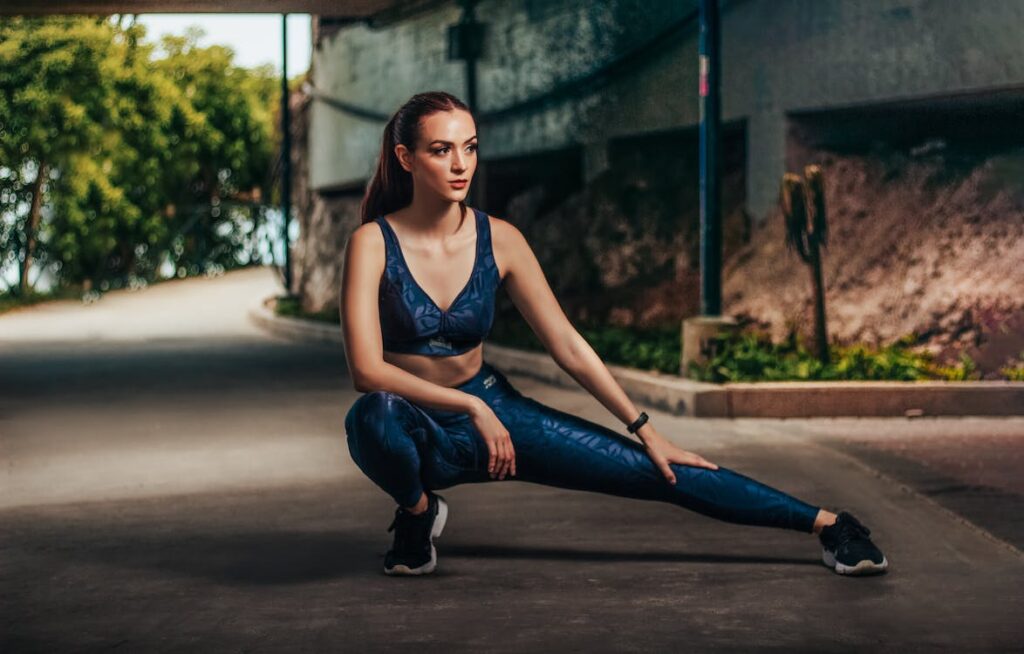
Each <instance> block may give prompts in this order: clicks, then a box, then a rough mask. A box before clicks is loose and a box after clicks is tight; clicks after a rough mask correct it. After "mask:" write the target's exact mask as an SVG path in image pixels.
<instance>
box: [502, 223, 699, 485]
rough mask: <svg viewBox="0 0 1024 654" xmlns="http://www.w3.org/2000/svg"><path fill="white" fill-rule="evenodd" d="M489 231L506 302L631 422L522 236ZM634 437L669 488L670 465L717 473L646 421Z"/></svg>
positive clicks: (509, 228)
mask: <svg viewBox="0 0 1024 654" xmlns="http://www.w3.org/2000/svg"><path fill="white" fill-rule="evenodd" d="M492 226H493V230H492V231H493V232H496V233H497V234H498V238H497V239H495V241H494V242H495V243H496V244H500V247H499V249H500V255H496V256H501V259H502V263H503V264H504V267H505V271H506V272H505V288H506V289H507V290H508V294H509V297H510V298H511V299H512V302H513V303H514V304H515V305H516V308H517V309H518V310H519V312H520V313H521V314H522V316H523V318H524V319H525V320H526V322H527V323H528V324H529V325H530V328H531V329H532V330H533V332H534V333H535V334H537V338H538V339H539V340H540V341H541V343H542V344H543V345H544V347H545V349H547V351H548V352H549V353H550V354H551V358H553V359H554V360H555V362H556V363H558V365H559V367H560V368H562V370H564V371H565V372H566V373H568V374H569V375H570V376H571V377H572V378H573V379H575V380H576V381H577V382H578V383H579V384H580V386H582V387H583V388H585V389H587V391H589V392H590V394H591V395H593V396H594V397H595V398H596V399H597V400H598V401H599V402H600V403H601V404H603V405H604V406H605V408H607V409H608V410H609V411H610V412H611V413H612V414H613V415H614V416H615V417H616V418H618V419H619V420H620V421H621V422H622V423H623V425H624V426H625V425H629V424H630V423H632V422H633V421H634V420H636V418H637V417H638V416H639V415H640V411H639V410H638V409H637V408H636V406H635V405H634V404H633V402H632V401H631V400H630V399H629V397H628V396H627V395H626V392H625V391H624V390H623V389H622V387H621V386H619V383H618V382H617V381H615V378H614V377H613V376H612V373H611V371H610V370H608V367H607V366H605V364H604V362H603V361H602V360H601V357H599V356H598V355H597V353H596V352H595V351H594V349H593V348H592V347H591V346H590V344H589V343H588V342H587V341H586V339H585V338H583V336H582V335H581V334H580V333H579V332H578V331H577V330H576V328H575V327H573V325H572V323H571V322H570V321H569V319H568V317H566V315H565V312H564V311H563V310H562V307H561V305H560V304H559V303H558V299H557V298H556V297H555V294H554V292H553V291H552V290H551V286H550V285H549V284H548V281H547V278H546V277H545V275H544V271H543V270H542V269H541V267H540V263H539V262H538V261H537V257H536V255H535V254H534V253H533V249H532V248H531V247H530V245H529V243H528V242H527V240H526V238H525V237H524V236H523V234H522V232H520V231H519V229H517V228H516V227H515V226H514V225H512V224H511V223H509V222H507V221H504V220H498V219H494V220H493V221H492ZM496 247H498V246H496ZM635 433H636V435H637V436H638V437H639V438H640V440H641V442H643V444H644V446H645V447H646V448H647V452H648V455H649V456H650V457H651V459H652V460H653V461H654V462H655V463H656V464H657V465H658V467H659V468H660V469H661V471H662V474H663V475H665V478H666V479H667V480H668V481H670V482H672V483H674V482H675V476H674V475H673V473H672V469H671V468H670V467H669V466H668V463H670V462H672V463H681V464H684V465H693V466H700V467H705V468H711V469H712V470H714V469H717V468H718V466H716V465H715V464H713V463H710V462H709V461H707V460H705V459H704V458H703V457H701V456H699V455H697V454H694V453H692V452H687V451H686V450H682V449H680V448H678V447H676V446H675V445H673V444H672V443H670V442H669V441H668V440H667V439H666V438H665V437H664V436H662V435H661V434H659V433H658V431H657V429H656V428H655V427H654V425H652V424H651V422H650V421H648V422H646V423H645V424H644V425H642V426H641V427H640V428H639V429H637V430H636V432H635Z"/></svg>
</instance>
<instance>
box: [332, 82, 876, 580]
mask: <svg viewBox="0 0 1024 654" xmlns="http://www.w3.org/2000/svg"><path fill="white" fill-rule="evenodd" d="M476 165H477V137H476V124H475V122H474V120H473V116H472V115H471V113H470V112H469V110H468V108H467V107H466V105H464V104H463V103H462V102H461V101H459V100H458V99H457V98H455V97H454V96H452V95H450V94H448V93H443V92H431V93H421V94H418V95H415V96H413V97H412V98H411V99H410V100H409V101H408V102H406V103H405V105H403V106H402V107H401V108H400V109H399V110H398V111H397V112H396V113H395V115H394V116H393V117H392V118H391V120H390V122H388V124H387V126H386V127H385V129H384V137H383V143H382V145H381V153H380V161H379V163H378V166H377V170H376V173H375V175H374V177H373V179H372V181H371V182H370V185H369V187H368V189H367V192H366V196H365V197H364V199H363V204H362V221H363V224H362V225H361V226H359V227H358V228H357V229H356V230H355V231H354V232H353V233H352V235H351V237H350V238H349V242H348V246H347V249H346V253H345V263H344V276H343V283H342V292H341V320H342V327H343V331H344V338H345V353H346V356H347V361H348V366H349V370H350V373H351V376H352V379H353V382H354V385H355V388H356V390H358V391H360V392H362V393H363V395H362V396H360V397H359V398H358V399H357V400H356V402H355V403H354V404H353V405H352V407H351V409H350V410H349V411H348V414H347V415H346V417H345V430H346V433H347V436H348V447H349V451H350V453H351V455H352V458H353V460H354V461H355V462H356V464H357V465H358V466H359V468H360V469H361V470H362V471H363V472H364V473H365V474H366V475H367V476H368V477H369V478H370V479H371V480H372V481H373V482H374V483H375V484H377V485H378V486H380V488H382V489H383V490H384V491H385V492H387V493H388V494H389V495H390V496H391V497H392V498H393V499H394V500H395V502H397V504H398V507H397V508H396V509H395V516H394V520H393V521H392V522H391V525H390V526H389V527H388V531H391V530H394V532H395V534H394V544H393V546H392V548H391V549H390V550H388V552H387V554H386V555H385V559H384V572H385V573H387V574H402V575H410V574H412V575H418V574H426V573H430V572H432V571H433V570H434V568H435V565H436V562H437V553H436V549H435V547H434V544H433V539H434V538H435V537H437V536H439V535H440V534H441V530H442V529H443V528H444V525H445V522H446V520H447V517H448V504H447V502H445V500H444V498H443V497H442V496H440V495H437V494H436V493H434V492H433V491H435V490H438V489H443V488H448V487H450V486H454V485H456V484H460V483H473V482H484V481H497V480H505V479H510V480H514V479H518V480H521V481H530V482H535V483H539V484H547V485H550V486H558V487H563V488H572V489H577V490H588V491H596V492H602V493H608V494H612V495H618V496H623V497H633V498H638V499H647V500H660V501H665V502H672V503H674V504H677V505H679V506H683V507H686V508H688V509H691V510H694V511H698V512H700V513H703V514H705V515H709V516H712V517H715V518H719V519H721V520H726V521H729V522H736V523H741V524H748V525H765V526H774V527H781V528H786V529H795V530H799V531H803V532H808V533H810V532H813V533H815V534H818V536H819V538H820V540H821V542H822V545H823V560H824V561H825V563H826V565H828V566H830V567H831V568H833V569H834V570H835V571H836V572H838V573H841V574H866V573H874V572H881V571H882V570H884V569H885V568H886V566H887V565H888V563H887V561H886V559H885V557H884V556H883V555H882V553H881V552H879V551H878V549H877V548H876V547H875V546H874V545H873V544H872V542H871V540H870V539H869V538H868V535H869V532H868V530H867V529H866V528H865V527H863V526H862V525H861V524H860V523H859V522H857V520H856V519H855V518H854V517H853V516H851V515H849V514H848V513H840V514H839V515H838V516H837V515H836V514H834V513H831V512H829V511H825V510H823V509H820V508H818V507H815V506H811V505H809V504H806V503H804V502H802V501H800V500H798V499H796V498H793V497H791V496H789V495H786V494H785V493H783V492H781V491H778V490H776V489H774V488H771V487H768V486H766V485H764V484H761V483H759V482H757V481H755V480H753V479H750V478H748V477H745V476H743V475H740V474H738V473H736V472H733V471H731V470H727V469H726V468H722V467H719V466H717V465H715V464H714V463H711V462H710V461H707V460H705V459H704V458H703V457H701V456H699V455H697V454H694V453H692V452H687V451H685V450H682V449H680V448H678V447H676V446H675V445H673V444H672V443H671V442H669V441H668V440H667V439H666V438H664V437H663V436H662V435H661V434H659V433H658V431H657V429H656V428H655V426H654V425H653V424H651V422H650V421H649V420H648V419H647V414H646V413H641V412H639V411H637V409H636V407H635V406H634V405H633V403H632V402H630V400H629V398H628V397H627V396H626V394H625V392H624V391H623V390H622V388H621V387H619V385H618V384H617V383H616V381H615V379H614V378H613V377H612V376H611V374H610V373H609V371H608V369H607V368H606V367H605V366H604V364H603V363H602V362H601V360H600V358H598V356H597V354H595V352H594V351H593V349H591V347H590V346H589V345H588V344H587V342H586V341H585V340H584V339H583V338H582V337H581V336H580V334H579V333H578V332H577V331H576V330H575V329H574V328H573V326H572V324H571V323H570V322H569V320H568V319H567V318H566V316H565V314H564V313H563V312H562V309H561V307H560V306H559V304H558V301H557V300H556V298H555V296H554V294H553V293H552V291H551V288H550V287H549V286H548V283H547V281H546V279H545V277H544V273H543V272H542V270H541V268H540V266H539V264H538V262H537V259H536V257H535V256H534V254H533V251H532V250H531V248H530V246H529V245H528V243H527V242H526V240H525V239H524V238H523V235H522V234H521V233H520V232H519V230H517V229H516V228H515V227H514V226H513V225H512V224H511V223H508V222H506V221H504V220H501V219H498V218H493V217H491V216H488V215H487V214H486V213H484V212H482V211H480V210H478V209H475V208H473V209H472V211H469V210H468V208H467V206H466V205H465V202H464V200H465V197H466V194H467V191H468V189H469V184H470V182H471V181H472V179H473V174H474V172H475V170H476ZM467 271H469V272H468V273H467ZM501 286H504V287H505V289H506V290H507V292H508V294H509V296H510V297H511V299H512V301H513V302H514V303H515V305H516V307H517V308H518V310H519V311H520V312H521V313H522V315H523V317H524V318H525V319H526V321H527V322H528V323H529V324H530V326H531V328H532V329H533V330H534V332H536V334H537V336H538V338H539V339H540V340H541V342H542V343H543V344H544V346H545V347H546V348H547V350H548V351H549V352H550V354H551V356H552V357H553V358H554V359H555V360H556V361H557V362H558V364H559V365H560V366H561V367H562V368H563V369H564V370H566V371H567V372H569V373H570V374H572V376H573V377H574V378H575V379H576V380H578V381H579V383H580V384H581V385H582V386H583V387H585V388H586V389H587V390H588V391H590V392H591V393H592V394H593V395H594V397H596V398H597V399H598V400H599V401H600V402H601V403H602V404H603V405H604V406H605V407H607V408H608V410H609V411H611V412H612V413H613V414H614V415H615V416H616V417H617V418H619V420H621V421H622V422H623V424H624V425H625V426H626V428H627V431H629V432H630V433H633V434H636V436H637V437H638V438H639V442H638V441H636V440H634V439H632V438H629V437H627V436H624V435H622V434H619V433H617V432H615V431H612V430H610V429H608V428H606V427H603V426H601V425H598V424H595V423H593V422H590V421H587V420H585V419H583V418H580V417H578V416H574V415H572V414H569V413H565V412H563V411H559V410H557V409H555V408H552V407H549V406H546V405H544V404H541V403H539V402H537V401H536V400H534V399H532V398H530V397H526V396H524V395H522V394H521V393H520V392H519V391H517V390H516V389H515V388H514V387H513V386H512V385H511V384H510V383H509V381H508V379H506V378H505V375H503V374H502V373H501V372H500V371H499V370H497V369H496V368H494V367H493V366H491V365H490V364H488V363H485V362H484V361H483V352H482V342H483V340H484V338H485V337H486V336H487V334H488V333H489V331H490V328H491V324H492V322H493V319H494V297H495V294H496V293H497V291H498V288H499V287H501Z"/></svg>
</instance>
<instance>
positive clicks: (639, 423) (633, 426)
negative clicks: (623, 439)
mask: <svg viewBox="0 0 1024 654" xmlns="http://www.w3.org/2000/svg"><path fill="white" fill-rule="evenodd" d="M645 422H647V414H646V413H645V412H643V411H641V412H640V417H638V418H637V419H636V420H634V421H633V422H632V423H630V424H629V426H627V427H626V429H627V430H628V431H629V433H631V434H635V433H636V430H637V429H640V427H642V426H643V425H644V423H645Z"/></svg>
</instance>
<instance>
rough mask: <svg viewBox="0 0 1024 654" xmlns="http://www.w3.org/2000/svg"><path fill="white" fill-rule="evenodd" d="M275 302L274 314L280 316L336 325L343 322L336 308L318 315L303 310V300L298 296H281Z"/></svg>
mask: <svg viewBox="0 0 1024 654" xmlns="http://www.w3.org/2000/svg"><path fill="white" fill-rule="evenodd" d="M274 300H275V302H274V313H276V314H277V315H279V316H286V317H288V318H304V319H306V320H316V321H318V322H329V323H333V324H335V325H337V324H338V323H339V322H340V320H341V319H340V316H339V315H338V310H337V309H334V308H327V309H324V310H323V311H318V312H316V313H313V312H311V311H306V310H305V309H303V308H302V298H300V297H299V296H297V295H279V296H277V297H276V298H274Z"/></svg>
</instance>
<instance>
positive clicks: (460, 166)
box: [452, 152, 467, 173]
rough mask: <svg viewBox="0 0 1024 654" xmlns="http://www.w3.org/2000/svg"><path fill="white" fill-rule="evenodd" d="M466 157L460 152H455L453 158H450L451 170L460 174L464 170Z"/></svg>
mask: <svg viewBox="0 0 1024 654" xmlns="http://www.w3.org/2000/svg"><path fill="white" fill-rule="evenodd" d="M466 167H467V166H466V155H465V154H464V153H462V152H456V153H455V156H454V157H452V170H454V171H457V172H460V173H461V172H462V171H464V170H466Z"/></svg>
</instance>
